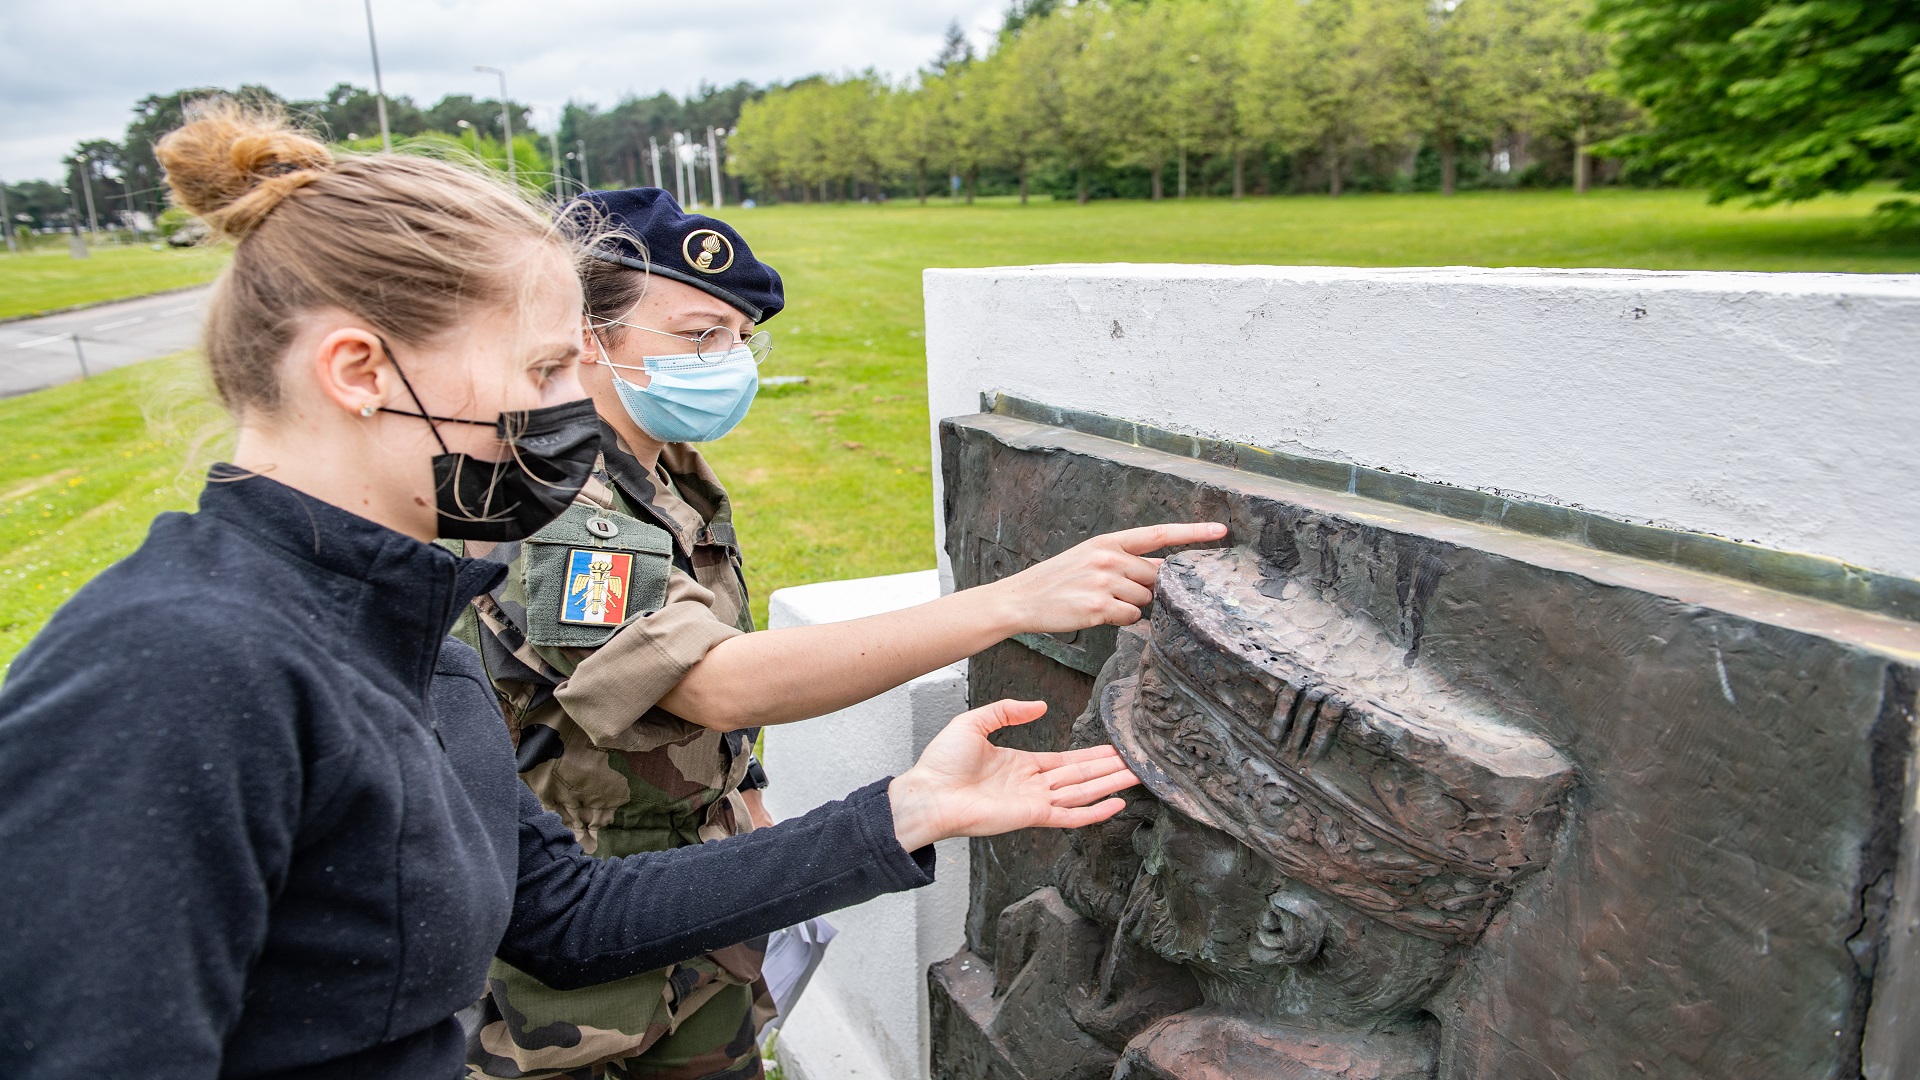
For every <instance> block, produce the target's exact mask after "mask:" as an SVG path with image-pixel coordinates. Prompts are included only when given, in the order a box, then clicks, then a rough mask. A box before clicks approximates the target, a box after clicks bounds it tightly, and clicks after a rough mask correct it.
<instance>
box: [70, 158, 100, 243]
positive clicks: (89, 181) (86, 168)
mask: <svg viewBox="0 0 1920 1080" xmlns="http://www.w3.org/2000/svg"><path fill="white" fill-rule="evenodd" d="M75 164H76V165H78V166H79V167H80V190H81V191H82V192H84V193H85V194H86V196H87V232H88V233H89V234H90V235H91V236H92V238H93V240H94V241H95V242H98V241H99V239H100V215H99V214H96V213H94V210H93V156H92V155H91V154H81V155H80V160H79V161H77V162H75Z"/></svg>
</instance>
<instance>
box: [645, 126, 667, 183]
mask: <svg viewBox="0 0 1920 1080" xmlns="http://www.w3.org/2000/svg"><path fill="white" fill-rule="evenodd" d="M647 151H648V152H649V153H650V154H651V155H652V156H653V186H654V187H657V188H664V187H666V186H667V185H665V184H663V183H661V182H660V140H659V139H656V138H654V137H653V136H651V135H649V136H647Z"/></svg>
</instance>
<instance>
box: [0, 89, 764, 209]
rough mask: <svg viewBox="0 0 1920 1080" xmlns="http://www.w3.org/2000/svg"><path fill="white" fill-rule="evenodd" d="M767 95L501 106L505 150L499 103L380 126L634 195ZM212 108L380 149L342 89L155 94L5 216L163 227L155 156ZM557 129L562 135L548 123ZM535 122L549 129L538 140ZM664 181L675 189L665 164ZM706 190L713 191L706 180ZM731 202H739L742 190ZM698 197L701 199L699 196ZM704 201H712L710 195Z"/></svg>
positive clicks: (556, 184) (744, 92)
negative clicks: (112, 134) (697, 139)
mask: <svg viewBox="0 0 1920 1080" xmlns="http://www.w3.org/2000/svg"><path fill="white" fill-rule="evenodd" d="M764 92H765V91H764V90H762V89H760V88H758V87H755V86H753V85H752V84H750V83H745V82H741V83H737V84H735V85H733V86H728V87H715V86H708V85H703V86H701V87H700V88H699V90H698V91H696V92H695V93H694V94H692V95H690V96H688V97H686V98H684V99H683V98H676V97H674V96H672V95H670V94H665V93H662V94H656V95H654V96H652V97H647V98H640V97H629V98H627V99H625V100H623V101H621V102H619V103H618V104H617V105H615V106H613V107H612V108H610V109H602V108H600V107H598V106H595V105H591V104H584V103H579V102H569V103H568V104H567V105H566V107H565V108H564V110H562V111H561V113H560V115H559V116H558V117H557V118H556V117H553V116H540V115H538V114H536V112H535V110H534V108H533V107H532V106H530V105H528V104H526V103H524V102H519V101H511V100H510V101H508V102H506V104H505V108H504V112H505V113H506V121H507V123H510V124H511V125H512V131H513V140H512V145H511V148H509V146H508V144H507V142H506V140H505V139H504V138H503V133H502V119H501V114H502V112H503V108H502V103H501V102H500V101H499V100H498V99H495V98H475V97H473V96H471V95H468V94H448V95H446V96H445V97H442V98H441V99H440V100H439V101H437V102H435V103H434V104H432V105H429V106H421V105H419V104H416V103H415V102H414V101H413V99H411V98H409V97H407V96H405V95H401V96H397V97H396V96H389V97H388V98H387V127H388V131H389V132H390V134H391V136H392V139H393V141H394V143H395V145H396V148H398V149H406V150H413V151H424V152H430V153H447V154H455V155H463V156H466V157H469V158H473V159H477V160H478V161H479V162H480V163H482V164H485V165H488V166H491V167H493V168H497V169H500V170H503V171H504V170H505V168H506V161H507V158H508V156H509V154H511V156H512V159H513V162H514V165H515V174H516V176H517V177H518V178H519V179H520V180H521V181H522V182H523V183H525V184H527V185H529V186H531V187H537V188H541V189H544V190H546V191H548V192H549V193H551V194H554V195H556V196H557V195H562V194H564V193H566V192H569V191H577V190H579V189H580V188H581V187H583V186H585V185H586V184H587V183H592V184H593V185H594V186H600V187H609V186H636V185H639V184H643V183H651V182H652V173H651V164H652V161H651V154H650V150H651V147H652V145H654V144H658V145H663V146H670V145H671V143H672V139H673V135H674V133H675V132H681V133H696V134H704V132H705V130H706V128H707V127H709V126H712V127H716V128H721V129H728V128H731V127H732V126H733V123H734V121H735V118H736V117H737V116H738V115H739V112H740V106H741V104H742V103H743V102H745V101H747V100H750V99H751V98H753V97H756V96H758V95H760V94H762V93H764ZM209 97H230V98H234V99H236V100H239V101H243V102H248V103H253V104H259V105H264V106H272V107H278V108H282V109H285V110H286V111H287V112H288V114H289V115H291V116H292V117H294V118H295V119H296V120H297V121H298V122H300V123H301V124H302V125H304V126H306V127H307V128H309V129H311V130H312V131H314V132H315V133H316V134H318V135H320V136H321V137H322V138H324V139H326V140H328V141H329V142H332V143H334V144H336V145H339V146H342V147H343V148H346V149H350V150H356V151H372V150H378V149H380V148H381V145H382V140H381V135H380V118H379V111H378V110H379V106H378V102H377V100H376V98H375V96H374V93H373V91H372V90H369V89H367V88H365V87H360V86H355V85H352V84H350V83H340V84H339V85H337V86H335V87H333V89H332V90H330V91H328V92H327V93H326V94H325V95H324V96H322V97H319V98H316V99H299V98H286V97H282V96H281V95H280V94H277V93H275V92H274V91H273V90H272V89H270V88H268V87H265V86H257V85H245V86H240V87H234V88H226V87H216V86H198V87H189V88H186V89H182V90H176V91H174V92H172V93H168V94H150V95H148V96H147V97H144V98H142V99H140V101H138V102H136V103H135V104H134V106H133V117H132V119H131V120H130V121H129V122H128V124H127V129H126V134H125V135H124V136H123V137H122V138H121V139H119V140H112V139H90V140H87V141H85V142H82V143H80V144H78V145H77V146H75V147H74V149H73V151H72V152H71V153H69V154H68V155H67V156H66V158H65V161H64V165H65V175H64V176H62V177H61V178H59V179H58V180H49V179H43V180H29V181H24V182H21V183H13V184H7V185H6V187H5V195H6V201H7V209H8V213H9V214H10V215H11V216H12V217H13V219H14V224H15V225H16V226H22V227H26V228H30V229H46V228H51V227H54V226H56V225H72V224H75V223H78V224H79V225H81V226H87V225H89V224H90V223H98V225H99V226H100V227H103V228H112V227H114V226H115V225H122V226H124V225H125V224H126V223H127V222H128V220H129V219H130V218H131V217H132V216H133V215H134V214H136V213H138V214H142V215H145V216H147V217H149V218H156V219H157V218H158V217H159V216H160V215H161V214H162V212H163V211H164V210H165V209H166V187H165V184H164V183H163V176H162V171H161V169H160V163H159V162H158V161H157V160H156V159H155V158H154V153H153V147H154V144H155V143H157V142H158V141H159V140H160V138H161V137H162V136H164V135H165V134H166V133H167V132H169V131H172V130H173V129H174V128H176V127H179V126H180V125H181V124H182V123H183V122H184V121H185V115H186V110H187V109H188V108H189V107H190V106H191V105H192V103H193V102H195V101H199V100H202V99H204V98H209ZM556 119H557V121H558V123H557V126H556V123H555V121H556ZM536 120H538V121H540V122H541V123H542V125H543V126H544V127H545V128H546V129H547V130H546V131H545V132H544V133H543V132H540V131H537V130H536V123H535V122H536ZM662 168H663V172H665V173H666V174H667V175H664V176H663V177H662V179H663V180H667V181H668V182H669V185H670V186H671V180H670V176H671V168H672V166H671V164H670V163H665V162H663V164H662ZM701 176H702V182H703V184H706V186H707V187H710V186H711V185H710V183H709V182H707V181H706V179H705V177H706V174H705V172H704V171H703V172H702V174H701ZM731 184H732V191H731V195H732V197H733V198H735V199H736V200H737V199H739V198H742V197H744V189H743V188H742V187H741V185H740V183H739V181H738V180H737V179H733V180H731ZM703 190H705V188H703ZM709 194H710V193H709Z"/></svg>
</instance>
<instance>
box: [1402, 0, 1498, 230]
mask: <svg viewBox="0 0 1920 1080" xmlns="http://www.w3.org/2000/svg"><path fill="white" fill-rule="evenodd" d="M1518 3H1519V0H1395V2H1393V3H1390V4H1389V5H1387V8H1386V10H1387V11H1388V12H1389V19H1388V21H1387V24H1386V25H1387V27H1388V28H1389V31H1388V33H1387V35H1386V37H1385V38H1384V40H1385V41H1386V42H1388V43H1390V44H1391V46H1392V47H1393V49H1394V52H1395V64H1394V66H1395V68H1396V71H1395V74H1396V75H1397V82H1398V83H1399V85H1400V87H1401V88H1402V93H1404V94H1405V102H1406V106H1407V108H1408V110H1409V113H1410V116H1409V119H1410V120H1411V122H1412V123H1413V125H1414V126H1416V127H1417V128H1418V129H1419V130H1420V131H1421V132H1422V133H1424V134H1425V135H1426V137H1427V139H1428V140H1429V142H1430V143H1431V144H1432V146H1433V148H1434V150H1435V151H1436V152H1437V153H1438V154H1439V155H1440V191H1441V193H1442V194H1445V195H1452V194H1453V193H1454V192H1455V191H1456V190H1458V187H1459V176H1460V143H1461V140H1462V139H1464V138H1470V137H1482V138H1489V137H1491V136H1493V135H1495V134H1497V133H1498V132H1499V131H1500V130H1501V129H1503V128H1505V127H1506V126H1507V125H1508V124H1509V123H1510V121H1511V119H1512V118H1513V116H1514V114H1515V109H1516V102H1517V92H1516V87H1515V86H1514V83H1513V79H1512V76H1513V74H1514V73H1515V71H1516V67H1515V64H1514V60H1513V57H1512V56H1511V55H1509V54H1511V53H1512V52H1516V51H1517V50H1518V46H1519V40H1518V35H1519V32H1520V30H1521V29H1522V28H1523V27H1524V26H1525V24H1526V22H1527V19H1526V18H1525V17H1524V15H1523V14H1522V13H1521V11H1520V9H1519V7H1518Z"/></svg>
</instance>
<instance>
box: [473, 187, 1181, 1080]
mask: <svg viewBox="0 0 1920 1080" xmlns="http://www.w3.org/2000/svg"><path fill="white" fill-rule="evenodd" d="M570 213H571V214H572V220H573V221H574V222H575V223H576V224H577V225H580V227H582V228H588V227H591V228H595V229H598V228H603V227H608V226H610V227H611V231H610V232H609V233H607V234H606V235H603V236H602V237H601V238H600V239H598V240H597V241H595V243H594V246H593V249H592V250H593V253H594V254H595V256H596V258H595V259H594V260H593V261H590V262H588V263H587V264H586V269H585V271H584V272H583V275H582V277H583V281H582V285H583V288H584V292H585V299H586V309H587V329H586V334H585V344H586V346H587V349H588V352H587V355H586V362H585V363H583V366H582V369H581V383H582V385H583V386H585V387H586V388H587V390H588V392H589V393H590V394H591V395H593V397H594V401H595V405H596V407H597V408H598V410H599V413H600V416H601V421H602V425H603V430H602V443H601V458H600V461H599V463H598V465H597V467H596V469H595V472H594V476H593V479H592V480H591V481H590V482H589V483H588V484H587V486H586V488H585V489H584V490H583V491H582V492H581V494H580V496H579V497H578V499H577V500H576V501H575V504H574V505H573V506H572V507H571V508H570V509H569V510H568V511H567V512H566V513H565V514H563V515H562V516H561V517H560V519H559V520H557V521H555V522H554V523H553V524H551V525H549V526H547V527H546V528H544V529H542V530H541V531H540V532H538V533H536V534H535V535H533V536H532V537H529V538H528V539H527V540H525V541H522V542H518V543H511V544H500V545H497V546H489V545H483V544H477V543H468V544H467V545H466V548H465V554H468V555H472V556H476V557H484V558H490V559H494V560H497V561H500V562H504V563H506V564H508V565H509V567H510V568H511V569H510V572H509V573H508V575H507V578H506V580H505V582H504V583H503V584H502V585H501V586H499V587H498V588H497V589H496V590H495V591H494V592H493V593H491V594H488V595H483V596H480V597H478V598H477V599H476V600H475V601H474V604H473V607H472V609H471V610H470V611H469V612H468V614H467V616H466V617H464V618H463V619H462V622H461V625H460V626H459V627H458V628H457V629H456V634H457V635H459V636H461V637H463V638H464V639H465V640H467V641H468V642H469V643H470V644H473V645H474V646H475V647H476V648H478V649H479V651H480V654H481V657H482V659H483V660H484V661H485V663H486V666H487V670H488V675H489V677H490V678H491V680H492V682H493V685H494V688H495V691H496V693H497V695H498V696H499V698H500V701H501V704H502V706H503V708H504V711H505V713H506V719H507V725H508V727H509V729H510V730H511V732H512V735H513V739H514V743H515V745H516V746H517V748H518V757H519V768H520V775H521V777H522V778H523V779H524V780H525V781H526V783H527V784H528V785H529V786H530V787H531V788H532V789H533V790H534V792H535V793H537V794H538V795H539V797H540V801H541V802H542V803H544V804H545V805H546V806H547V807H548V808H549V809H552V810H553V811H555V812H556V813H558V814H559V815H560V817H561V818H562V819H563V820H565V822H566V823H567V825H568V826H569V827H570V828H572V829H573V831H574V832H575V834H577V835H578V836H579V838H580V843H581V845H582V847H584V848H585V849H586V850H587V851H588V852H589V853H591V854H594V855H597V856H601V857H607V856H615V855H626V854H630V853H634V852H642V851H657V850H664V849H668V848H674V847H679V846H682V845H688V844H696V843H701V842H704V841H708V840H715V839H720V838H722V837H726V836H729V835H732V834H735V833H739V832H744V831H747V830H748V829H751V828H754V827H755V826H756V825H766V824H771V822H770V820H768V819H767V818H766V817H765V813H764V811H763V810H760V809H759V807H758V796H759V792H758V790H757V786H759V785H761V784H764V775H765V774H764V773H763V772H761V771H760V769H759V766H758V763H757V762H755V761H754V760H753V757H752V752H751V747H752V743H753V736H754V734H755V732H756V731H757V726H758V725H759V724H765V723H783V722H787V721H792V720H800V719H804V718H806V717H809V716H817V715H821V714H823V713H827V712H831V711H833V710H835V709H839V708H843V707H845V706H846V705H849V704H852V703H854V702H856V701H860V700H863V699H865V698H867V697H871V696H873V695H874V694H877V693H880V692H882V691H884V690H886V689H888V688H889V687H892V686H895V685H898V684H900V683H903V682H905V681H907V680H908V679H911V678H914V677H915V676H918V675H920V674H923V673H925V672H927V671H932V670H934V669H935V668H938V667H941V666H944V665H946V664H949V663H952V662H954V661H956V660H958V659H961V658H963V657H965V656H969V655H971V654H973V653H975V652H978V651H979V650H980V649H983V648H985V647H987V646H988V645H991V644H993V643H994V642H996V641H999V640H1001V639H1003V638H1005V637H1007V636H1009V635H1011V634H1014V633H1019V632H1024V631H1035V632H1064V631H1069V630H1077V629H1081V628H1083V627H1086V626H1092V625H1097V624H1100V623H1103V622H1114V623H1129V622H1132V621H1134V620H1135V619H1137V618H1138V617H1139V615H1140V610H1139V609H1140V606H1141V605H1144V604H1145V603H1147V602H1148V601H1149V600H1150V599H1151V591H1150V589H1151V585H1152V581H1153V575H1154V572H1155V569H1156V563H1155V561H1154V560H1149V559H1144V558H1140V557H1139V555H1140V554H1142V553H1144V552H1145V551H1146V550H1150V549H1152V548H1154V547H1158V546H1160V545H1162V544H1164V543H1166V542H1168V541H1167V539H1166V536H1165V534H1162V533H1159V532H1157V531H1152V530H1133V531H1132V532H1131V533H1121V534H1114V535H1113V536H1108V537H1099V538H1096V539H1094V540H1091V541H1088V542H1087V543H1084V544H1082V545H1080V546H1079V547H1077V548H1074V549H1073V550H1072V551H1070V552H1067V553H1065V554H1063V555H1061V556H1059V557H1057V558H1055V559H1050V560H1048V561H1046V562H1044V563H1041V564H1039V565H1037V566H1035V567H1033V568H1031V569H1029V570H1027V571H1026V572H1024V573H1021V574H1017V575H1014V576H1013V577H1011V578H1008V579H1005V580H1004V581H1002V582H999V583H996V584H994V585H989V586H983V587H981V588H978V589H970V590H967V591H966V592H964V593H956V594H954V595H952V596H949V597H945V598H942V599H941V600H939V601H936V602H934V603H933V604H930V605H926V607H927V608H935V607H937V608H939V609H940V610H939V611H929V610H923V609H914V610H913V611H911V612H903V613H894V614H889V615H882V616H875V617H873V618H870V619H861V620H855V621H852V622H849V623H842V624H835V625H834V626H829V627H806V628H796V629H789V630H780V631H772V632H767V633H760V634H751V635H750V636H745V635H749V632H751V631H752V630H753V622H752V617H751V615H750V613H749V611H748V606H747V591H746V585H745V581H744V578H743V577H742V572H741V566H742V560H741V554H740V547H739V544H738V542H737V541H736V540H735V537H734V532H733V525H732V514H731V509H730V506H729V503H728V500H727V493H726V491H725V489H724V488H722V487H721V485H720V482H719V480H718V478H717V477H715V476H714V474H713V471H712V470H711V469H710V468H709V467H708V466H707V463H706V462H705V460H704V459H702V457H701V456H700V453H699V451H698V450H696V449H695V448H694V446H693V445H692V444H693V443H694V442H698V441H704V440H707V439H712V438H718V437H719V436H720V435H722V434H725V432H726V431H727V430H728V429H730V428H731V427H732V426H733V425H734V424H735V423H737V422H738V421H739V420H740V418H741V417H742V416H743V415H744V414H745V412H746V409H747V406H748V404H749V403H750V402H751V400H752V395H753V390H754V388H755V387H756V386H757V376H755V375H754V374H753V373H754V371H755V368H756V366H757V363H758V361H759V359H760V358H762V357H763V356H764V355H765V348H766V345H767V339H766V337H765V334H764V333H763V332H757V330H756V328H757V326H758V325H759V324H761V323H764V322H765V321H766V320H767V319H770V318H772V317H773V316H774V315H775V314H776V313H778V312H779V310H780V308H781V306H782V304H783V302H784V296H783V292H782V286H781V283H780V278H779V275H778V274H776V273H774V271H773V270H772V268H771V267H768V266H766V265H765V264H763V263H760V262H759V261H758V260H756V259H755V258H754V257H753V253H752V252H751V251H750V250H749V249H748V248H747V246H746V243H745V241H744V240H742V239H741V238H740V236H739V234H738V233H736V232H735V231H734V230H733V229H732V228H731V227H729V226H728V225H726V224H725V223H724V222H720V221H718V220H716V219H713V218H709V217H701V216H697V215H688V214H685V213H684V212H682V211H681V209H680V207H679V206H678V205H676V204H675V203H674V201H673V199H672V197H671V196H670V195H668V194H667V193H666V192H664V191H660V190H658V189H652V188H641V189H636V190H631V191H617V192H590V193H588V195H587V196H585V197H584V198H583V199H582V200H580V201H579V202H578V203H576V204H575V205H574V207H573V208H572V210H571V211H570ZM581 223H587V224H581ZM1175 528H1177V527H1175ZM1149 533H1150V534H1151V535H1148V534H1149ZM1209 535H1211V534H1209ZM1173 542H1184V541H1182V540H1178V539H1176V540H1174V541H1173ZM764 948H765V941H764V939H762V940H760V941H754V942H746V943H742V944H739V945H735V946H732V947H730V948H727V949H724V950H722V951H720V952H717V953H714V954H711V955H709V956H706V957H703V958H701V959H699V960H695V961H692V962H689V963H684V964H678V965H675V966H674V967H672V968H669V969H666V970H664V971H655V972H649V973H646V974H643V975H638V976H634V977H633V978H629V979H626V980H623V981H620V982H615V983H609V984H606V985H602V986H594V987H589V988H587V989H583V990H574V991H564V992H563V991H557V990H554V989H552V988H550V987H547V986H545V985H543V984H541V983H540V982H539V981H538V980H536V979H534V978H533V977H532V976H530V975H528V974H526V973H525V972H522V971H518V970H516V969H514V968H513V967H511V966H509V965H507V964H504V963H500V962H498V961H496V962H495V964H494V967H493V970H492V972H491V973H490V976H489V979H488V995H487V997H486V999H484V1000H483V1001H482V1003H481V1023H480V1025H479V1027H478V1029H477V1030H476V1031H475V1033H474V1035H473V1037H472V1038H471V1039H470V1041H469V1047H468V1061H469V1067H470V1072H471V1075H472V1076H473V1077H475V1078H499V1080H507V1078H526V1077H536V1078H548V1077H569V1078H572V1077H582V1078H585V1077H609V1078H628V1077H649V1078H662V1080H706V1078H713V1077H729V1078H749V1077H758V1076H760V1058H759V1053H758V1047H757V1043H756V1035H757V1033H758V1031H759V1029H760V1027H761V1026H762V1025H764V1024H765V1023H766V1022H767V1021H768V1020H769V1019H771V1017H772V1015H773V1009H772V1001H771V999H770V996H769V995H768V993H767V990H766V985H765V983H764V982H763V981H762V980H761V979H760V961H761V958H762V955H763V952H764Z"/></svg>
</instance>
